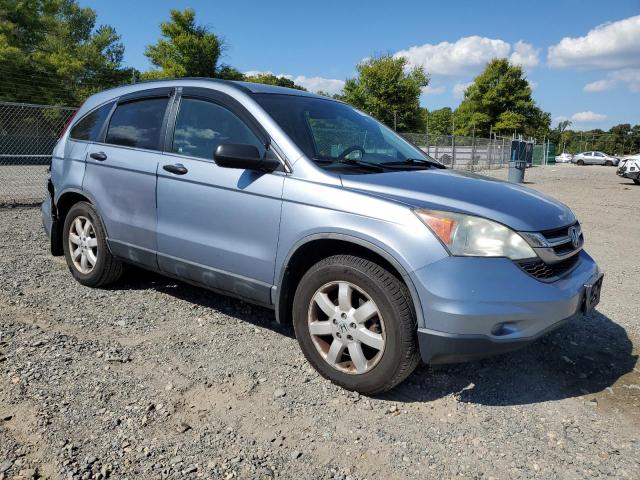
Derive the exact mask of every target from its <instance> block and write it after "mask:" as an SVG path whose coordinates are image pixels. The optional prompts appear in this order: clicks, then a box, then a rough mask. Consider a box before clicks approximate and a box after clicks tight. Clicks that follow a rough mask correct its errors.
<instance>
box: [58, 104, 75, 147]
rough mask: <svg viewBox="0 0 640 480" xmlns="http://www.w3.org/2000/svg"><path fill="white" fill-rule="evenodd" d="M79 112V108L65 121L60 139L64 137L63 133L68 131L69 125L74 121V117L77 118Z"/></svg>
mask: <svg viewBox="0 0 640 480" xmlns="http://www.w3.org/2000/svg"><path fill="white" fill-rule="evenodd" d="M77 113H78V110H76V111H75V112H73V113H72V114H71V116H70V117H69V118H68V119H67V121H66V122H64V127H62V130H60V133H58V140H60V139H61V138H62V137H63V135H64V134H65V132H66V131H67V128H69V125H71V122H73V119H74V118H75V116H76V114H77Z"/></svg>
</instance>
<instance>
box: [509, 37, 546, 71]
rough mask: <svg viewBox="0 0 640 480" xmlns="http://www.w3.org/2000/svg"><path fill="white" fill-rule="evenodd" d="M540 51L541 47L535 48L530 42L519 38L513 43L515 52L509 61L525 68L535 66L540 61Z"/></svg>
mask: <svg viewBox="0 0 640 480" xmlns="http://www.w3.org/2000/svg"><path fill="white" fill-rule="evenodd" d="M539 53H540V49H539V48H534V46H533V45H531V44H530V43H525V42H523V41H522V40H519V41H517V42H516V43H515V44H514V45H513V52H512V53H511V56H510V57H509V61H510V62H511V63H513V64H515V65H520V66H522V67H523V68H533V67H535V66H537V65H538V64H539V63H540V57H539Z"/></svg>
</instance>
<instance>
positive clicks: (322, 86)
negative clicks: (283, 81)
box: [288, 75, 344, 95]
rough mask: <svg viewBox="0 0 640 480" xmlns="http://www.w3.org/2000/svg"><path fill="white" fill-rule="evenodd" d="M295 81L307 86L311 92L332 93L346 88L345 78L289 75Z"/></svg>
mask: <svg viewBox="0 0 640 480" xmlns="http://www.w3.org/2000/svg"><path fill="white" fill-rule="evenodd" d="M288 78H291V80H293V81H294V83H296V84H298V85H300V86H302V87H304V88H306V89H307V90H309V91H310V92H320V91H322V92H327V93H330V94H331V95H333V94H336V93H340V92H342V89H343V88H344V80H338V79H335V78H323V77H305V76H304V75H298V76H297V77H293V76H290V75H289V76H288Z"/></svg>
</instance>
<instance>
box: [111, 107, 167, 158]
mask: <svg viewBox="0 0 640 480" xmlns="http://www.w3.org/2000/svg"><path fill="white" fill-rule="evenodd" d="M168 102H169V99H168V98H148V99H144V100H134V101H131V102H127V103H123V104H121V105H118V106H117V107H116V111H115V112H113V115H112V116H111V121H110V122H109V129H108V130H107V136H106V138H105V142H106V143H111V144H113V145H124V146H127V147H137V148H147V149H150V150H158V149H159V148H160V132H161V130H162V120H163V119H164V113H165V110H166V109H167V103H168Z"/></svg>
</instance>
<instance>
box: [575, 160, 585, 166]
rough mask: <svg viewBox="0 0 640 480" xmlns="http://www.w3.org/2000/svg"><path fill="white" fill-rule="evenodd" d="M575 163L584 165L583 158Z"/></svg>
mask: <svg viewBox="0 0 640 480" xmlns="http://www.w3.org/2000/svg"><path fill="white" fill-rule="evenodd" d="M576 163H577V164H578V165H584V160H578V161H577V162H576Z"/></svg>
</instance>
